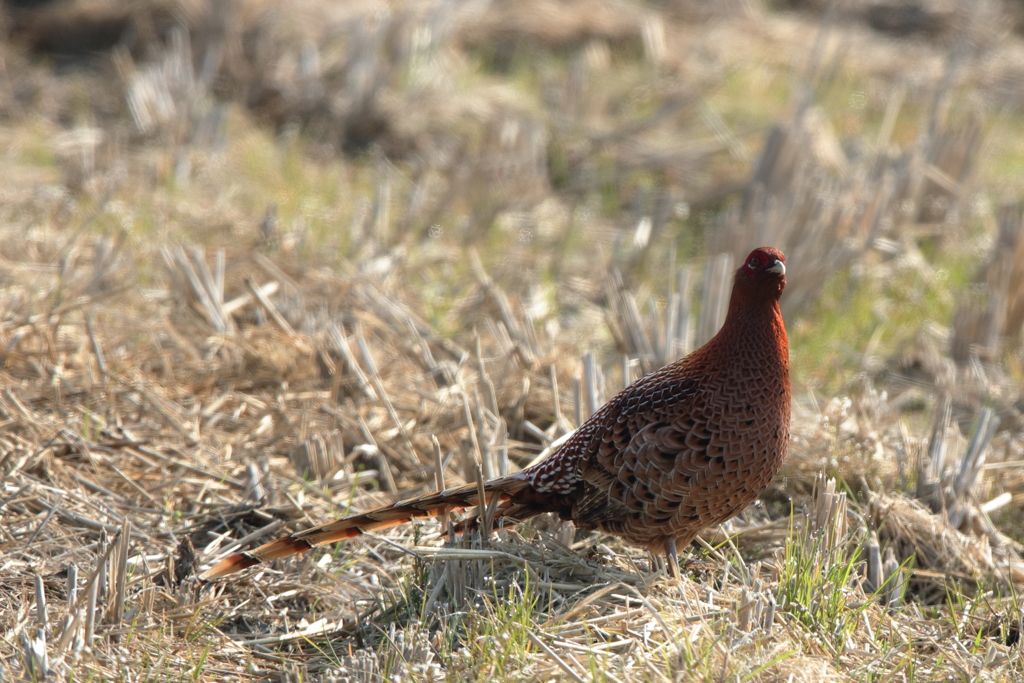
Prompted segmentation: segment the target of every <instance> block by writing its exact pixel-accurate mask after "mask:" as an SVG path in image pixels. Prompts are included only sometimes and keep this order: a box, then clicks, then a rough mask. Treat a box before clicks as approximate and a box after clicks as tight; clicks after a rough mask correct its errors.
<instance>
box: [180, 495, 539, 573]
mask: <svg viewBox="0 0 1024 683" xmlns="http://www.w3.org/2000/svg"><path fill="white" fill-rule="evenodd" d="M483 486H484V496H485V498H486V499H487V500H486V501H484V502H485V504H486V503H490V502H491V501H492V500H493V498H492V495H489V494H493V495H497V496H499V497H500V499H501V500H508V499H509V498H511V496H512V495H514V494H515V493H517V492H518V491H521V490H522V489H523V488H525V487H526V486H528V484H527V482H526V481H525V480H524V479H522V478H521V477H517V476H516V475H512V476H508V477H502V478H500V479H492V480H491V481H488V482H485V483H484V485H483ZM479 491H480V489H479V487H478V485H477V484H467V485H465V486H460V487H458V488H454V489H448V490H445V491H440V492H438V493H432V494H430V495H427V496H421V497H419V498H412V499H410V500H403V501H399V502H397V503H394V504H393V505H385V506H384V507H379V508H376V509H374V510H370V511H369V512H364V513H363V514H360V515H352V516H351V517H345V518H343V519H338V520H335V521H333V522H328V523H327V524H321V525H320V526H315V527H313V528H312V529H306V530H305V531H299V532H296V533H294V534H291V535H288V536H285V537H284V538H279V539H277V540H276V541H271V542H270V543H267V544H265V545H261V546H260V547H259V548H256V549H255V550H250V551H248V552H241V553H236V554H234V555H231V556H230V557H226V558H224V559H223V560H221V561H220V562H218V563H217V564H215V565H214V566H213V567H211V568H210V569H208V570H206V571H205V572H204V573H203V574H202V576H201V577H200V578H201V579H203V580H204V581H205V580H210V579H217V578H220V577H222V576H227V575H229V574H234V573H235V572H239V571H242V570H243V569H245V568H247V567H252V566H253V565H257V564H260V563H262V562H267V561H269V560H276V559H278V558H281V557H288V556H289V555H297V554H299V553H302V552H305V551H307V550H309V549H310V548H315V547H317V546H321V545H326V544H328V543H335V542H337V541H343V540H345V539H348V538H355V537H356V536H359V535H360V534H364V533H366V532H369V531H377V530H379V529H386V528H388V527H392V526H397V525H399V524H403V523H405V522H408V521H410V520H412V519H414V518H417V517H434V516H437V515H440V514H443V513H444V512H445V511H446V510H459V509H464V508H468V507H472V506H474V505H479V504H480V493H479Z"/></svg>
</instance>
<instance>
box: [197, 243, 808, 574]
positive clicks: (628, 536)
mask: <svg viewBox="0 0 1024 683" xmlns="http://www.w3.org/2000/svg"><path fill="white" fill-rule="evenodd" d="M785 286H786V265H785V257H784V256H783V255H782V252H780V251H779V250H777V249H773V248H770V247H762V248H759V249H755V250H754V251H752V252H751V253H750V255H749V256H748V257H747V259H746V260H745V261H744V262H743V265H742V266H740V268H739V269H738V270H737V271H736V274H735V276H734V280H733V288H732V296H731V299H730V301H729V310H728V313H727V315H726V318H725V323H724V324H723V325H722V329H721V330H719V332H718V334H716V335H715V336H714V337H713V338H712V339H711V340H710V341H708V342H707V343H706V344H705V345H704V346H702V347H701V348H699V349H697V350H696V351H694V352H693V353H691V354H689V355H688V356H686V357H685V358H682V359H680V360H677V361H675V362H673V363H670V364H669V365H666V366H665V367H663V368H661V369H660V370H657V371H655V372H652V373H650V374H648V375H646V376H644V377H642V378H640V379H639V380H637V381H636V382H634V383H633V384H631V385H630V386H628V387H627V388H625V389H623V390H622V391H621V392H619V393H618V394H617V395H616V396H615V397H614V398H612V399H611V400H610V401H608V403H607V404H605V405H604V406H603V407H602V408H601V409H600V410H598V411H597V412H596V413H594V414H593V415H592V416H591V417H590V419H588V420H587V421H586V422H584V423H583V424H582V425H581V426H580V427H579V428H578V429H577V430H576V431H575V432H574V433H573V435H572V436H571V437H570V438H569V439H568V440H567V441H566V442H565V443H564V444H563V445H562V446H561V447H560V448H559V449H558V450H557V451H555V452H554V453H552V454H551V455H550V456H549V457H548V458H546V459H544V460H542V461H541V462H539V463H537V464H536V465H533V466H531V467H528V468H526V469H524V470H522V471H520V472H517V473H515V474H510V475H508V476H504V477H499V478H497V479H491V480H490V481H486V482H484V483H483V484H482V488H483V491H484V496H485V497H486V500H485V501H481V500H480V497H479V490H480V488H481V485H478V484H469V485H466V486H460V487H458V488H453V489H448V490H445V491H440V492H438V493H433V494H430V495H426V496H421V497H419V498H413V499H410V500H405V501H401V502H398V503H395V504H393V505H387V506H384V507H380V508H376V509H374V510H371V511H369V512H365V513H363V514H359V515H352V516H350V517H345V518H344V519H339V520H336V521H333V522H328V523H326V524H321V525H320V526H316V527H313V528H311V529H306V530H305V531H299V532H296V533H293V534H291V535H289V536H285V537H284V538H280V539H278V540H276V541H273V542H271V543H267V544H266V545H263V546H260V547H259V548H256V549H255V550H251V551H249V552H242V553H237V554H235V555H232V556H230V557H228V558H225V559H223V560H221V561H220V562H218V563H217V564H216V565H214V566H213V567H211V568H210V569H209V570H208V571H206V572H205V573H204V574H203V575H202V578H203V579H205V580H209V579H214V578H218V577H222V576H226V575H228V574H233V573H235V572H237V571H241V570H242V569H245V568H247V567H251V566H253V565H256V564H259V563H261V562H267V561H269V560H275V559H278V558H281V557H287V556H289V555H295V554H297V553H301V552H304V551H306V550H309V549H310V548H315V547H317V546H321V545H325V544H328V543H334V542H336V541H341V540H344V539H348V538H354V537H355V536H358V535H360V534H363V533H366V532H369V531H376V530H379V529H384V528H387V527H391V526H395V525H398V524H402V523H404V522H408V521H410V520H412V519H414V518H417V517H432V516H436V515H439V514H443V513H444V512H445V511H446V510H454V509H463V508H468V507H471V506H478V505H481V504H482V503H483V504H488V503H492V502H493V497H494V496H497V497H498V499H499V500H498V502H497V503H496V505H497V508H496V512H495V519H501V518H507V520H509V521H522V520H525V519H528V518H530V517H533V516H535V515H538V514H541V513H543V512H554V513H557V514H558V515H559V516H560V517H561V518H562V519H564V520H572V521H573V522H574V523H575V524H576V525H577V526H578V527H580V528H583V529H600V530H602V531H605V532H608V533H611V534H614V535H616V536H619V537H621V538H623V539H624V540H625V541H627V542H629V543H631V544H634V545H638V546H643V547H646V548H648V549H649V550H650V551H652V552H654V553H664V554H665V556H666V558H667V560H668V569H669V573H670V574H671V575H673V576H677V575H678V563H677V551H676V548H677V547H686V546H687V545H689V544H690V543H691V542H692V541H693V540H694V538H696V536H697V534H698V533H699V532H700V531H701V530H702V529H704V528H706V527H708V526H712V525H714V524H719V523H721V522H724V521H725V520H727V519H729V518H731V517H733V516H734V515H736V514H737V513H739V512H740V511H741V510H743V509H744V508H745V507H746V506H747V505H749V504H750V503H751V502H753V500H754V499H755V498H756V497H757V496H758V495H759V494H760V493H761V492H763V491H764V490H765V489H766V488H767V487H768V485H769V483H770V482H771V480H772V478H773V477H774V476H775V474H776V472H778V470H779V466H780V465H781V464H782V461H783V459H784V458H785V456H786V448H787V445H788V443H789V416H790V389H789V346H788V342H787V338H786V329H785V327H784V326H783V322H782V313H781V311H780V309H779V298H780V297H781V295H782V290H783V288H784V287H785Z"/></svg>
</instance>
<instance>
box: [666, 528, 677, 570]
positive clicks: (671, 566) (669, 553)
mask: <svg viewBox="0 0 1024 683" xmlns="http://www.w3.org/2000/svg"><path fill="white" fill-rule="evenodd" d="M665 560H666V561H667V562H668V575H669V577H670V578H673V579H676V580H678V579H679V557H678V555H676V539H674V538H670V539H668V540H667V541H665Z"/></svg>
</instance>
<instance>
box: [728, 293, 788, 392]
mask: <svg viewBox="0 0 1024 683" xmlns="http://www.w3.org/2000/svg"><path fill="white" fill-rule="evenodd" d="M712 343H713V345H714V346H715V347H716V352H717V353H718V354H721V355H723V356H726V357H729V358H730V359H731V360H732V361H733V362H739V363H742V364H746V363H756V364H764V365H766V366H772V365H774V366H776V367H777V368H778V369H779V370H784V371H785V372H787V374H788V371H789V340H788V338H787V337H786V326H785V323H783V321H782V310H781V309H780V308H779V302H778V301H777V300H773V301H755V302H747V301H732V302H730V306H729V314H728V315H727V316H726V319H725V323H724V324H723V325H722V329H721V330H719V332H718V334H717V335H715V338H714V340H713V341H712Z"/></svg>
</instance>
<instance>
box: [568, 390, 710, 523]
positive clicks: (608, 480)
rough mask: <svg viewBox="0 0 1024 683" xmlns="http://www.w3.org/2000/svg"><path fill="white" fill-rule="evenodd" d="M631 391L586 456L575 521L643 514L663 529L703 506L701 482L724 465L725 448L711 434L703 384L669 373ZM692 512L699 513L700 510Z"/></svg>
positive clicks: (622, 397)
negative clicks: (677, 518) (675, 517)
mask: <svg viewBox="0 0 1024 683" xmlns="http://www.w3.org/2000/svg"><path fill="white" fill-rule="evenodd" d="M652 380H653V381H651V382H647V383H645V385H644V386H641V387H637V390H636V391H628V390H627V392H624V394H623V395H621V396H620V397H617V398H619V400H618V401H617V403H618V410H617V417H616V419H615V420H614V421H606V422H605V424H604V425H603V428H602V429H599V430H596V433H595V434H594V436H593V438H592V439H591V440H590V443H589V444H588V447H587V451H588V452H587V457H585V458H581V461H580V476H581V478H582V480H583V482H584V487H583V489H584V490H583V492H582V495H581V496H580V497H579V499H578V500H577V502H576V503H575V504H574V506H573V515H572V516H573V519H574V520H576V522H577V523H579V524H580V525H582V526H585V527H595V526H607V525H608V523H610V522H615V521H616V520H620V519H622V518H623V517H625V516H628V515H632V514H634V513H636V512H639V513H641V514H643V515H644V516H645V517H647V518H648V519H649V521H650V523H652V524H664V523H667V521H668V520H669V519H670V518H672V517H674V516H676V515H677V514H679V513H680V512H682V513H683V514H687V512H688V511H687V510H685V509H683V510H681V508H683V507H684V506H686V507H687V508H689V507H694V506H695V505H697V504H699V503H700V502H702V495H701V490H700V487H699V486H695V484H699V482H700V480H701V479H702V478H704V477H706V476H709V475H713V473H714V472H716V471H717V470H718V469H719V465H724V458H723V457H720V456H721V455H722V454H723V453H724V450H725V444H723V443H720V438H719V435H717V434H715V433H713V432H712V430H710V429H709V428H708V422H709V418H714V417H717V416H715V415H713V414H711V411H708V410H707V409H706V403H707V401H706V393H705V392H704V391H702V389H701V384H700V382H699V381H697V380H695V379H692V378H687V377H680V376H678V375H675V374H667V373H666V375H663V376H661V377H654V378H652ZM689 514H697V511H696V510H694V511H693V512H692V513H689Z"/></svg>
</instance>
